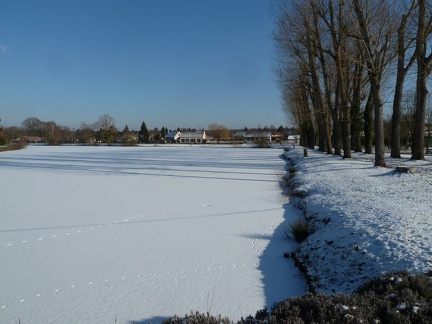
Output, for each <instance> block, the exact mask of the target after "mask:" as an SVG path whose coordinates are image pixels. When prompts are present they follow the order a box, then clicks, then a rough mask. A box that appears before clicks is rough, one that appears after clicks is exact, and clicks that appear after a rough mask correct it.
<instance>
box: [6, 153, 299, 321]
mask: <svg viewBox="0 0 432 324" xmlns="http://www.w3.org/2000/svg"><path fill="white" fill-rule="evenodd" d="M282 153H283V151H282V150H281V149H269V150H265V149H254V148H227V147H214V146H163V147H154V146H153V147H148V146H147V147H141V146H140V147H130V148H127V147H103V146H101V147H84V146H61V147H48V146H30V147H28V148H26V149H24V150H20V151H10V152H3V153H1V154H0V179H1V181H2V186H0V197H1V198H0V199H1V204H0V258H1V264H2V266H1V267H0V277H1V279H2V280H1V281H0V322H1V323H17V322H18V321H20V322H21V323H23V324H26V323H130V322H132V321H134V322H135V323H137V322H138V323H140V322H145V321H148V320H152V321H153V322H160V321H161V320H162V319H164V318H167V317H169V316H173V315H175V314H177V315H180V316H183V315H185V314H189V313H190V312H191V311H200V312H207V311H208V312H210V313H212V314H215V315H216V314H222V315H223V316H229V317H230V318H232V319H239V318H240V317H242V316H243V317H244V316H247V315H250V314H255V312H256V311H257V310H259V309H262V308H264V307H271V305H272V304H273V303H274V302H277V301H280V300H283V299H286V298H289V297H293V296H296V295H301V294H303V293H305V291H306V289H307V287H306V284H305V281H304V280H303V278H302V276H301V275H300V274H299V272H298V270H297V269H296V268H295V267H294V265H293V262H289V261H287V260H286V259H284V258H283V253H284V252H286V251H287V250H290V249H291V250H292V249H294V248H295V246H296V245H295V244H294V242H290V241H287V240H286V239H285V238H284V237H283V235H282V234H281V232H280V228H281V227H283V226H285V225H284V224H285V219H286V218H288V219H289V218H290V217H291V218H292V217H294V216H295V215H296V213H298V212H297V211H296V210H295V209H294V208H293V207H292V206H291V205H286V204H284V203H283V200H282V198H281V197H282V190H281V189H280V187H279V186H278V182H279V178H278V174H280V173H283V172H284V167H285V161H284V160H283V159H282V158H281V157H280V155H281V154H282Z"/></svg>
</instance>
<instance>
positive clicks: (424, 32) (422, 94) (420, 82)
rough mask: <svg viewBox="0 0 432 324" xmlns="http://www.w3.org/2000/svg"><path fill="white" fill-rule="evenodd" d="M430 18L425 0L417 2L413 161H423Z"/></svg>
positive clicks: (429, 57) (431, 67)
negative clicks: (415, 103) (415, 102)
mask: <svg viewBox="0 0 432 324" xmlns="http://www.w3.org/2000/svg"><path fill="white" fill-rule="evenodd" d="M431 27H432V16H431V13H430V8H426V1H425V0H418V24H417V36H416V54H417V55H416V57H417V82H416V89H417V105H416V113H415V127H414V135H413V140H412V156H411V158H412V159H414V160H424V158H425V157H424V143H425V141H424V137H425V120H426V102H427V96H428V94H429V92H428V89H427V84H426V82H427V77H428V75H429V74H430V72H431V69H432V66H431V63H432V53H430V54H429V55H427V46H428V38H429V36H430V35H431V32H432V29H431Z"/></svg>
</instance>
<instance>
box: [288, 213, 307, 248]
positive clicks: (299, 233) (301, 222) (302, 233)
mask: <svg viewBox="0 0 432 324" xmlns="http://www.w3.org/2000/svg"><path fill="white" fill-rule="evenodd" d="M289 230H290V233H291V235H292V236H293V237H294V239H295V240H296V241H297V242H299V243H301V242H303V241H304V240H306V239H307V238H308V236H309V234H310V226H309V224H308V221H307V220H306V219H305V218H304V217H299V218H297V219H296V220H295V221H293V222H292V223H291V224H289Z"/></svg>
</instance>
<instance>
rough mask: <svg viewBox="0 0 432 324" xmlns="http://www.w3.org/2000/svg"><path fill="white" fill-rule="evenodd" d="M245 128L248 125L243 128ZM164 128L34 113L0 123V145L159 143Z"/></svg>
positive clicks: (211, 131) (224, 134)
mask: <svg viewBox="0 0 432 324" xmlns="http://www.w3.org/2000/svg"><path fill="white" fill-rule="evenodd" d="M177 130H178V131H193V129H190V128H189V129H180V128H177ZM244 130H245V131H246V130H248V128H246V127H245V128H244ZM264 130H271V131H279V132H286V131H287V129H286V128H284V127H283V126H280V127H279V128H277V129H276V128H275V127H274V126H273V125H271V126H270V128H267V127H265V128H264ZM169 131H170V130H168V128H166V127H164V126H163V127H162V128H161V129H158V128H154V129H153V130H149V129H148V128H147V125H146V123H145V122H144V121H143V122H142V124H141V127H140V129H139V130H130V129H129V127H128V126H127V125H126V126H125V127H124V129H123V130H122V131H120V130H118V129H117V127H116V125H115V120H114V118H113V117H111V116H110V115H107V114H105V115H102V116H100V117H99V118H98V120H97V121H95V122H94V123H91V124H87V123H84V122H83V123H81V125H80V127H79V128H78V129H76V130H75V129H71V128H69V127H67V126H59V125H57V124H56V123H55V122H54V121H48V122H44V121H41V120H40V119H38V118H36V117H29V118H26V119H25V120H24V121H23V122H22V124H21V127H16V126H13V127H6V128H5V129H4V130H3V128H2V127H0V145H2V143H3V142H4V143H10V142H11V141H16V140H19V139H26V141H28V142H35V141H44V142H48V143H49V144H51V145H55V144H61V143H83V144H84V143H99V142H103V143H108V144H110V143H113V142H121V143H124V144H126V145H128V144H129V145H133V144H136V143H149V142H153V143H160V142H164V140H165V135H166V134H167V133H168V132H169ZM206 133H207V134H208V135H209V136H211V137H212V138H213V139H214V140H216V141H218V142H219V141H221V140H229V139H230V138H231V137H232V131H231V130H229V129H228V128H226V127H225V126H224V125H221V124H218V123H212V124H210V125H209V126H208V130H206Z"/></svg>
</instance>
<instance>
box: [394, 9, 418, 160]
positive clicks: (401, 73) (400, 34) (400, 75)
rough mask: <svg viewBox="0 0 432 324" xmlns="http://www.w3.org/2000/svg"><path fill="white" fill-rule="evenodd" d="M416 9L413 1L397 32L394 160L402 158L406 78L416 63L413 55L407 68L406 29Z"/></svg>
mask: <svg viewBox="0 0 432 324" xmlns="http://www.w3.org/2000/svg"><path fill="white" fill-rule="evenodd" d="M415 7H416V1H413V2H412V4H411V8H410V9H409V11H408V12H407V14H405V15H402V19H401V23H400V25H399V28H398V30H397V48H398V51H397V52H398V60H397V72H396V86H395V93H394V98H393V115H392V126H391V127H392V128H391V154H390V156H391V157H392V158H400V157H401V134H400V132H401V118H402V97H403V89H404V82H405V77H406V75H407V73H408V71H409V70H410V68H411V66H412V65H413V63H414V61H415V60H414V58H415V55H413V56H412V57H411V59H410V61H409V63H408V64H407V66H406V67H405V54H406V47H405V29H406V24H407V21H408V18H409V17H410V16H411V14H412V12H413V10H414V8H415Z"/></svg>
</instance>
